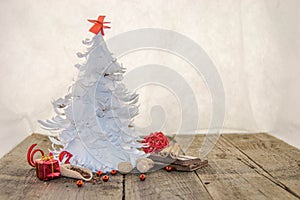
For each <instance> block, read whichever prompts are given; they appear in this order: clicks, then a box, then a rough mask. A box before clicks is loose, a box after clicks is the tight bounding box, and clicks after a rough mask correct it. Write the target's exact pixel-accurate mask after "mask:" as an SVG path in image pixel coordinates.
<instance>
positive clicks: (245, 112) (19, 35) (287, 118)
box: [0, 0, 300, 156]
mask: <svg viewBox="0 0 300 200" xmlns="http://www.w3.org/2000/svg"><path fill="white" fill-rule="evenodd" d="M0 13H1V14H0V15H1V19H0V26H1V32H0V39H1V40H0V45H1V48H0V62H1V66H0V77H1V78H0V95H1V99H0V109H1V115H0V139H1V143H2V144H1V146H0V156H3V155H4V154H5V153H7V152H8V151H9V150H10V149H12V148H13V147H14V146H15V145H17V144H18V143H19V142H20V141H22V140H23V139H24V138H25V137H26V136H28V135H29V134H31V133H32V132H42V130H40V129H39V127H38V124H37V123H36V121H37V119H47V118H49V117H51V116H52V115H53V112H52V107H51V100H53V99H56V98H58V97H61V96H63V95H65V94H66V92H67V88H68V86H69V85H70V84H71V83H72V80H73V78H74V77H76V72H77V70H76V68H75V67H73V66H74V65H75V64H76V63H79V62H81V61H80V60H79V59H78V58H77V57H76V52H78V51H84V50H85V47H84V46H83V45H82V43H81V41H82V40H83V39H85V38H87V37H89V38H91V37H92V36H93V35H92V34H91V33H89V32H88V29H89V28H90V26H91V24H90V23H88V22H87V21H86V19H94V18H97V16H98V15H99V14H103V15H107V20H108V21H111V22H112V23H111V27H112V29H111V30H107V31H106V36H105V37H106V38H107V39H109V38H111V37H114V36H116V35H118V34H120V33H123V32H126V31H130V30H135V29H140V28H162V29H168V30H173V31H176V32H178V33H181V34H183V35H185V36H187V37H189V38H190V39H192V40H194V41H195V42H196V43H198V44H199V45H200V46H201V47H202V48H203V49H204V50H205V51H206V53H207V54H208V56H209V57H210V58H211V59H212V60H213V62H214V63H215V65H216V67H217V69H218V71H219V74H220V76H221V78H222V81H223V86H224V89H225V95H226V118H225V123H224V132H227V131H235V132H262V131H267V132H270V133H272V134H273V135H275V136H277V137H279V138H281V139H283V140H285V141H286V142H288V143H290V144H292V145H294V146H297V147H298V148H299V147H300V133H299V130H298V129H299V128H300V117H299V116H298V113H300V103H299V98H300V91H299V88H298V86H299V84H300V79H299V77H298V76H299V75H300V40H299V35H300V22H299V19H300V1H298V0H282V1H280V0H267V1H262V0H241V1H239V0H228V1H217V0H213V1H190V0H165V1H159V0H151V1H138V0H132V1H121V0H115V1H104V0H86V1H74V0H73V1H71V0H60V1H51V2H50V1H46V0H39V1H37V0H27V1H21V0H10V1H5V0H2V1H1V2H0ZM120 62H122V63H123V64H124V65H125V66H126V67H127V68H128V71H130V70H132V69H134V67H135V66H141V65H144V64H149V63H156V64H163V65H168V66H173V67H174V70H176V71H177V72H178V73H180V74H182V76H183V77H184V78H185V80H187V82H188V83H189V85H190V86H191V88H192V90H193V92H194V94H198V95H197V103H198V106H199V113H200V116H201V121H200V122H201V124H200V127H199V129H201V130H205V129H207V128H208V125H209V121H210V118H211V110H212V107H211V105H210V103H211V102H210V99H209V91H207V89H206V88H205V84H204V82H203V80H200V79H199V78H197V76H195V73H194V72H193V71H192V70H186V69H187V68H188V66H186V64H185V63H184V62H182V61H180V59H178V58H175V57H172V56H171V55H168V54H166V53H164V52H162V53H158V52H157V51H147V52H146V53H145V52H143V51H141V52H135V53H132V54H130V55H128V56H125V57H122V58H120ZM143 75H144V76H147V75H146V74H143ZM152 89H153V88H152ZM148 90H149V89H148ZM137 92H138V93H140V104H141V107H140V108H141V113H140V115H139V116H138V117H137V119H136V124H137V125H138V126H140V127H146V126H147V125H149V124H151V121H153V120H155V119H151V118H150V117H149V112H150V109H151V107H153V106H154V105H157V104H161V105H164V106H165V107H164V109H165V112H166V114H167V115H168V116H167V121H166V122H165V126H164V128H163V129H164V130H165V131H167V132H168V131H169V132H172V131H174V130H176V127H177V126H178V123H179V121H180V118H179V116H178V113H180V108H178V105H177V104H176V101H174V100H172V98H171V96H170V94H168V93H167V92H166V91H163V89H162V88H159V87H158V88H156V90H155V93H154V94H155V95H153V94H152V93H153V91H152V93H151V95H150V94H149V91H147V88H140V89H139V90H138V91H137ZM186 95H187V96H189V95H190V94H186ZM153 96H155V98H153ZM173 101H174V102H173ZM170 102H171V103H170ZM182 109H184V108H182ZM24 153H25V152H24Z"/></svg>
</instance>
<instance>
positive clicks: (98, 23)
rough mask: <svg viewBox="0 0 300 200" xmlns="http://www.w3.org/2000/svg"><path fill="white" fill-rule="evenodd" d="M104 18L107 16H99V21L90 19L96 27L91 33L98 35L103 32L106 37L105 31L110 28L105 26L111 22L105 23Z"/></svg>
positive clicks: (91, 29) (93, 27)
mask: <svg viewBox="0 0 300 200" xmlns="http://www.w3.org/2000/svg"><path fill="white" fill-rule="evenodd" d="M104 18H105V16H99V17H98V20H92V19H88V21H89V22H92V23H94V25H93V26H92V28H90V30H89V31H90V32H92V33H94V34H96V35H97V34H98V33H99V32H100V31H101V34H102V35H104V30H103V29H105V28H110V27H109V26H105V25H104V24H109V23H110V22H104Z"/></svg>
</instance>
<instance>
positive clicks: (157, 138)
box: [142, 132, 169, 153]
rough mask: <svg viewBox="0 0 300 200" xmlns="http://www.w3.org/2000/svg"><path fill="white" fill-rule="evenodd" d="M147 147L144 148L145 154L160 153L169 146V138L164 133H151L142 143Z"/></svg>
mask: <svg viewBox="0 0 300 200" xmlns="http://www.w3.org/2000/svg"><path fill="white" fill-rule="evenodd" d="M142 143H143V144H145V146H146V147H143V150H144V152H145V153H152V152H158V151H161V150H162V149H164V148H165V147H167V146H168V145H169V141H168V138H167V137H166V136H165V135H164V134H163V133H162V132H155V133H151V134H150V135H149V136H146V137H145V138H144V140H143V141H142Z"/></svg>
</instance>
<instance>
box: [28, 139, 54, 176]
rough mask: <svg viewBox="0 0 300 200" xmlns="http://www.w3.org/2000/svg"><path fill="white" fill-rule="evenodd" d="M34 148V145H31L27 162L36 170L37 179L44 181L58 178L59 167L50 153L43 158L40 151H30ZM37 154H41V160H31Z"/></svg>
mask: <svg viewBox="0 0 300 200" xmlns="http://www.w3.org/2000/svg"><path fill="white" fill-rule="evenodd" d="M35 146H36V144H33V145H31V146H30V148H29V149H28V152H27V162H28V163H29V165H31V166H32V167H35V168H36V175H37V177H38V178H39V179H41V180H44V181H46V180H49V179H53V178H57V177H60V167H59V163H58V160H56V159H53V155H52V153H50V154H49V156H45V155H44V152H43V151H42V150H41V149H35V150H34V151H32V150H33V148H34V147H35ZM37 152H40V153H41V155H42V158H41V159H36V160H33V157H34V155H35V153H37Z"/></svg>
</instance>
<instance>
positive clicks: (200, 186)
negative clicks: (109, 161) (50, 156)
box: [0, 133, 300, 200]
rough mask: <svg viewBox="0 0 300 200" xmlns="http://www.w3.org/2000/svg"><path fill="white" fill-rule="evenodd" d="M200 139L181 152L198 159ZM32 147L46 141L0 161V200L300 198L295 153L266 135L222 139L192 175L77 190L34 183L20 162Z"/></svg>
mask: <svg viewBox="0 0 300 200" xmlns="http://www.w3.org/2000/svg"><path fill="white" fill-rule="evenodd" d="M176 137H190V136H176ZM176 137H175V139H176ZM204 138H205V137H204V136H203V135H197V136H196V137H195V138H194V140H193V141H192V143H191V145H190V146H189V148H188V149H187V151H186V152H185V153H186V154H187V155H191V156H198V154H199V149H200V147H201V146H202V144H203V140H204ZM206 139H207V138H206ZM33 143H37V144H38V147H39V148H42V149H43V150H44V151H45V152H46V151H47V149H48V148H49V147H50V142H49V140H48V138H47V137H46V136H42V135H38V134H33V135H31V136H29V137H28V138H26V139H25V140H24V141H23V142H22V143H20V144H19V145H18V146H17V147H15V148H14V149H13V150H12V151H11V152H9V153H8V154H7V155H5V156H4V157H2V158H1V159H0V180H1V181H0V200H2V199H88V200H90V199H134V200H136V199H172V200H173V199H222V200H223V199H300V185H299V184H300V150H299V149H297V148H294V147H292V146H290V145H288V144H286V143H284V142H283V141H281V140H278V139H277V138H275V137H272V136H270V135H269V134H266V133H259V134H246V135H245V134H226V135H222V136H221V137H220V138H219V140H218V142H217V144H216V145H215V146H214V147H213V149H212V150H211V151H210V153H209V154H208V155H207V159H208V163H209V164H208V166H207V167H204V168H202V169H199V170H197V171H194V172H176V171H172V172H167V171H165V170H163V169H161V170H158V171H155V172H151V173H147V174H146V176H147V178H146V180H145V181H140V180H139V174H129V175H124V176H123V175H120V174H117V175H116V176H110V180H109V181H108V182H103V181H100V180H98V181H94V182H86V183H84V185H83V187H81V188H78V187H77V186H76V180H74V179H68V178H59V179H55V180H51V181H46V182H44V181H40V180H39V179H37V178H36V176H35V169H34V168H32V167H30V166H29V165H28V164H27V161H26V152H27V149H28V147H29V146H30V145H31V144H33Z"/></svg>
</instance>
